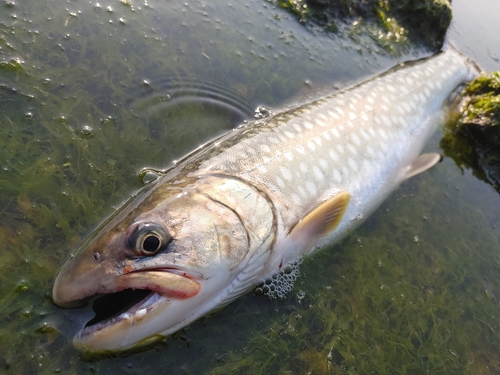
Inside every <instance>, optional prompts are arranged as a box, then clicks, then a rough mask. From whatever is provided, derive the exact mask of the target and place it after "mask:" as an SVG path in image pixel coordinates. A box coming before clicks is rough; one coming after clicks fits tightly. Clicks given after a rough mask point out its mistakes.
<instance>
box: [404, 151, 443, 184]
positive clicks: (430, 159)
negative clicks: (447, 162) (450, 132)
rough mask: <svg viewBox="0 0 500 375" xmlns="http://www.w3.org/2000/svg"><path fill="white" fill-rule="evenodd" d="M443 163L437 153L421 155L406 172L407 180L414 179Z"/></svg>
mask: <svg viewBox="0 0 500 375" xmlns="http://www.w3.org/2000/svg"><path fill="white" fill-rule="evenodd" d="M440 161H441V155H439V154H438V153H436V152H432V153H429V154H422V155H420V156H419V157H418V158H417V160H415V161H414V162H413V163H412V164H411V165H410V166H409V167H408V170H407V171H406V174H405V178H410V177H413V176H415V175H417V174H419V173H422V172H425V171H426V170H428V169H430V168H432V167H433V166H435V165H436V164H437V163H439V162H440Z"/></svg>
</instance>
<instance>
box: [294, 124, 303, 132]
mask: <svg viewBox="0 0 500 375" xmlns="http://www.w3.org/2000/svg"><path fill="white" fill-rule="evenodd" d="M293 128H294V129H295V131H296V132H297V134H300V133H301V132H302V128H301V127H300V125H299V124H293Z"/></svg>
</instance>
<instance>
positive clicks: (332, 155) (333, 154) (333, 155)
mask: <svg viewBox="0 0 500 375" xmlns="http://www.w3.org/2000/svg"><path fill="white" fill-rule="evenodd" d="M328 156H330V159H332V160H333V161H338V160H339V155H338V154H337V153H336V152H335V151H333V150H332V149H330V150H328Z"/></svg>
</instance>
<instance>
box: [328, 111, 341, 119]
mask: <svg viewBox="0 0 500 375" xmlns="http://www.w3.org/2000/svg"><path fill="white" fill-rule="evenodd" d="M328 114H329V115H330V116H331V117H333V118H334V119H336V120H338V119H339V115H337V114H336V113H335V112H332V111H328Z"/></svg>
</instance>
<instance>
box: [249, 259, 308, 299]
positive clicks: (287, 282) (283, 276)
mask: <svg viewBox="0 0 500 375" xmlns="http://www.w3.org/2000/svg"><path fill="white" fill-rule="evenodd" d="M301 263H302V259H301V258H299V259H297V260H296V261H294V262H292V263H290V264H289V265H287V266H285V267H284V268H283V269H282V270H281V271H280V272H278V273H276V274H274V275H273V276H272V277H269V278H267V279H265V280H263V281H261V282H260V283H259V285H258V286H257V288H256V289H255V294H259V295H260V294H264V295H266V296H268V297H269V298H271V299H283V298H285V297H286V295H287V294H288V293H289V292H291V291H292V289H293V284H294V283H295V281H296V280H297V278H298V277H299V276H300V269H299V266H300V264H301Z"/></svg>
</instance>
